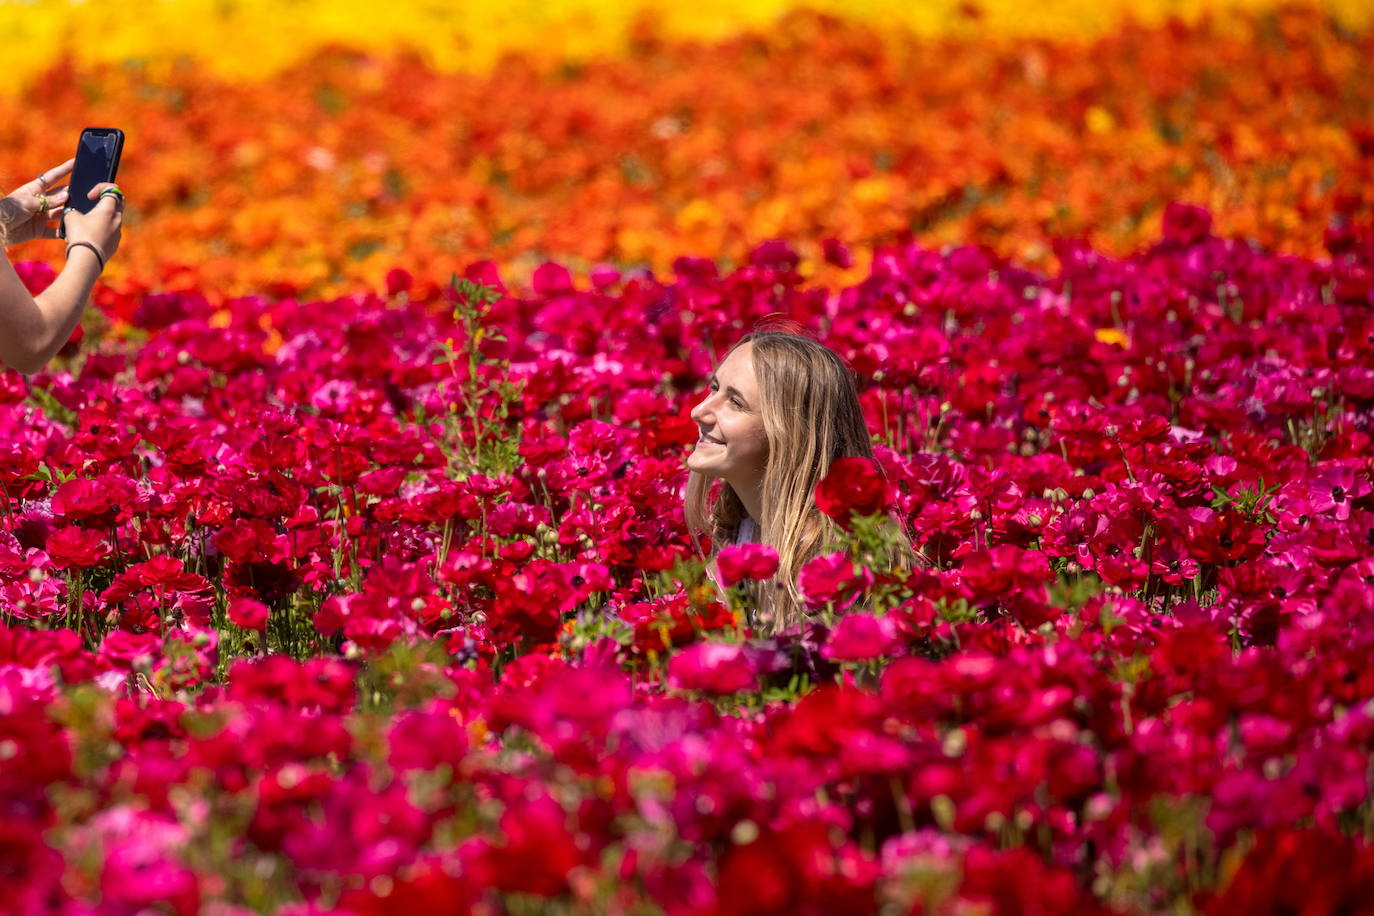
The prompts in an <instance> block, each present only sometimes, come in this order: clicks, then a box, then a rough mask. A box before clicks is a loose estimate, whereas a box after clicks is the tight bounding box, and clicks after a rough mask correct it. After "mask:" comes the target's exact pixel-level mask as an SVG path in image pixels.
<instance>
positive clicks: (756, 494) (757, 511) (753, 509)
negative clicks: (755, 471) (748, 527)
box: [730, 483, 763, 525]
mask: <svg viewBox="0 0 1374 916" xmlns="http://www.w3.org/2000/svg"><path fill="white" fill-rule="evenodd" d="M730 489H732V490H734V491H735V495H736V496H738V497H739V501H740V504H741V505H742V506H744V511H745V513H746V514H747V515H748V516H749V517H750V518H752V519H753V520H754V524H755V525H757V524H759V521H760V519H762V518H763V486H762V485H761V484H756V485H754V486H745V487H741V486H737V485H736V484H733V483H732V484H730Z"/></svg>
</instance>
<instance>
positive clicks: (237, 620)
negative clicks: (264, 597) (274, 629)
mask: <svg viewBox="0 0 1374 916" xmlns="http://www.w3.org/2000/svg"><path fill="white" fill-rule="evenodd" d="M271 613H272V612H271V609H270V608H268V606H267V605H265V604H263V603H262V602H261V601H258V600H257V599H255V598H247V597H240V598H235V599H233V600H232V601H230V602H229V619H230V620H232V621H233V622H234V624H235V625H237V626H240V627H243V628H244V629H245V630H258V631H262V630H265V629H267V618H268V617H269V616H270V615H271Z"/></svg>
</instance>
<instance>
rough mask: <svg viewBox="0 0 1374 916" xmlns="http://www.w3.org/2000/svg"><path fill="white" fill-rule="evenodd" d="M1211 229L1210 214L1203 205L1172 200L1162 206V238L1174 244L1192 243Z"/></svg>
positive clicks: (1205, 235)
mask: <svg viewBox="0 0 1374 916" xmlns="http://www.w3.org/2000/svg"><path fill="white" fill-rule="evenodd" d="M1211 231H1212V214H1211V213H1210V212H1209V211H1208V210H1207V208H1205V207H1198V206H1195V205H1193V204H1185V203H1181V202H1179V201H1173V202H1172V203H1170V204H1169V205H1168V206H1167V207H1165V208H1164V238H1165V240H1166V241H1170V242H1173V243H1174V244H1176V245H1192V244H1193V243H1195V242H1198V241H1201V240H1202V239H1204V238H1206V237H1207V236H1208V234H1209V233H1211Z"/></svg>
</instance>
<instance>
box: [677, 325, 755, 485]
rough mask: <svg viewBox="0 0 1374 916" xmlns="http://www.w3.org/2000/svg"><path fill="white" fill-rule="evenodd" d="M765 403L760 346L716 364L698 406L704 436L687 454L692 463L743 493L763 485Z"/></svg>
mask: <svg viewBox="0 0 1374 916" xmlns="http://www.w3.org/2000/svg"><path fill="white" fill-rule="evenodd" d="M760 406H761V405H760V403H759V385H758V378H757V377H756V376H755V374H754V345H753V344H750V343H746V344H742V345H741V346H738V347H736V348H735V349H734V350H732V351H731V352H730V355H729V356H727V357H725V361H724V362H722V363H721V364H720V365H719V366H718V367H717V368H716V372H715V374H714V375H712V376H711V390H710V391H709V392H707V395H706V398H705V399H704V400H702V402H701V403H700V404H698V405H697V406H696V408H695V409H693V410H692V419H693V420H694V421H695V422H696V424H697V428H698V429H699V430H700V433H701V437H700V438H699V439H698V440H697V444H696V448H695V449H693V451H692V454H691V455H690V456H688V458H687V467H688V468H689V469H691V470H693V471H696V472H697V473H699V474H704V475H706V476H707V477H719V478H721V479H722V480H724V481H725V482H726V483H728V484H730V485H731V486H732V487H734V488H735V492H737V493H743V492H745V491H746V490H748V489H757V488H759V487H761V486H763V469H764V466H765V465H766V464H767V463H768V437H767V435H766V434H765V433H764V430H763V415H762V414H761V413H760V412H759V409H760Z"/></svg>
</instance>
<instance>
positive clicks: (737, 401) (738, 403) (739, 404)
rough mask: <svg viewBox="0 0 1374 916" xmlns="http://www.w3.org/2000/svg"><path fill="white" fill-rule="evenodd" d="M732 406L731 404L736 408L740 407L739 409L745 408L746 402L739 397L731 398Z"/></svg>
mask: <svg viewBox="0 0 1374 916" xmlns="http://www.w3.org/2000/svg"><path fill="white" fill-rule="evenodd" d="M730 406H731V407H734V408H736V409H738V410H743V409H744V402H743V401H741V400H740V399H739V398H731V399H730Z"/></svg>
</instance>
